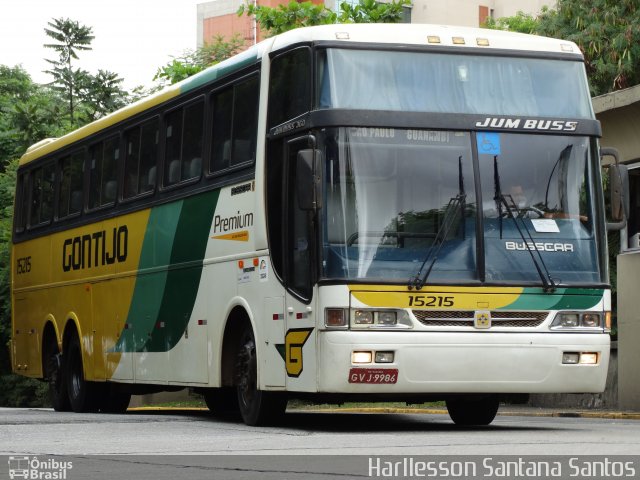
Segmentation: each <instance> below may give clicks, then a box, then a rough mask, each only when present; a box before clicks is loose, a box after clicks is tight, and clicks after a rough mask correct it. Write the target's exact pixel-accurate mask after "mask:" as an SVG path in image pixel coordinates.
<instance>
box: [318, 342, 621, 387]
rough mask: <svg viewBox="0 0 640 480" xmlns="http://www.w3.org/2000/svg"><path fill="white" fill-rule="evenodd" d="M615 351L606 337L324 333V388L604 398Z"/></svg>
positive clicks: (321, 354) (321, 376)
mask: <svg viewBox="0 0 640 480" xmlns="http://www.w3.org/2000/svg"><path fill="white" fill-rule="evenodd" d="M609 344H610V341H609V335H607V334H604V333H603V334H575V333H494V332H468V333H461V332H455V333H454V332H415V331H414V332H379V331H376V332H354V331H322V332H319V335H318V350H319V355H318V359H319V364H318V367H319V368H318V387H319V391H320V392H336V393H338V392H340V393H355V394H358V393H379V394H394V393H395V394H401V393H410V394H414V393H415V394H419V393H425V394H429V393H598V392H602V391H604V388H605V382H606V378H607V370H608V366H609ZM354 352H365V355H364V356H365V357H366V352H371V353H372V359H373V361H372V363H353V359H354ZM376 352H393V362H392V363H375V356H376V355H375V354H376ZM567 353H569V354H575V353H578V354H585V353H591V354H596V355H595V356H593V355H587V356H586V357H589V358H591V359H594V358H595V359H596V363H595V364H568V363H566V361H567V355H565V354H567ZM355 356H358V355H355ZM387 357H388V355H387ZM574 357H575V355H574ZM563 361H564V362H565V363H563ZM396 371H397V373H396ZM394 373H396V375H395V378H394Z"/></svg>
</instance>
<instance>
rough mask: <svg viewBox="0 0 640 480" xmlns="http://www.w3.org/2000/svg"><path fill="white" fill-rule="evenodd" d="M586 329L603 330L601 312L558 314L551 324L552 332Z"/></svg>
mask: <svg viewBox="0 0 640 480" xmlns="http://www.w3.org/2000/svg"><path fill="white" fill-rule="evenodd" d="M585 328H589V329H591V328H597V329H601V328H603V325H602V314H601V313H599V312H558V313H557V314H556V318H554V320H553V323H551V329H552V330H563V329H567V330H571V329H585Z"/></svg>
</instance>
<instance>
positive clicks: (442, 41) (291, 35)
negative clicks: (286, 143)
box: [20, 24, 582, 165]
mask: <svg viewBox="0 0 640 480" xmlns="http://www.w3.org/2000/svg"><path fill="white" fill-rule="evenodd" d="M321 41H332V42H344V43H345V44H349V43H354V44H355V43H373V44H402V45H421V46H427V47H428V46H431V47H450V48H452V49H456V48H461V47H468V48H469V47H470V48H477V49H483V50H487V49H494V50H512V51H514V52H516V51H530V52H539V53H544V52H548V53H554V54H565V55H568V56H574V57H576V58H580V59H581V58H582V53H581V52H580V49H579V48H578V46H577V45H576V44H575V43H573V42H570V41H565V40H558V39H553V38H547V37H539V36H535V35H526V34H521V33H514V32H506V31H501V30H489V29H483V28H470V27H457V26H446V25H428V24H335V25H322V26H316V27H305V28H298V29H295V30H291V31H289V32H285V33H283V34H281V35H278V36H276V37H273V38H269V39H267V40H265V41H263V42H261V43H259V44H257V45H255V46H253V47H251V48H249V49H248V50H246V51H244V52H242V53H240V54H238V55H235V56H234V57H231V58H229V59H227V60H225V61H223V62H220V63H218V64H217V65H214V66H212V67H209V68H207V69H205V70H204V71H202V72H200V73H198V74H196V75H194V76H192V77H190V78H187V79H186V80H183V81H182V82H179V83H176V84H175V85H171V86H168V87H166V88H164V89H163V90H161V91H159V92H157V93H155V94H153V95H150V96H149V97H146V98H144V99H142V100H139V101H137V102H135V103H133V104H131V105H128V106H126V107H124V108H122V109H120V110H117V111H115V112H113V113H111V114H109V115H107V116H105V117H102V118H100V119H99V120H96V121H95V122H92V123H89V124H87V125H85V126H83V127H81V128H79V129H77V130H74V131H73V132H70V133H68V134H66V135H64V136H63V137H60V138H57V139H47V140H45V141H40V142H38V143H36V144H34V145H32V146H31V147H30V148H29V149H28V150H27V152H26V153H25V154H24V155H23V156H22V157H21V158H20V165H24V164H26V163H29V162H31V161H33V160H36V159H38V158H40V157H42V156H44V155H47V154H49V153H52V152H55V151H57V150H59V149H61V148H64V147H66V146H69V145H71V144H73V143H75V142H76V141H79V140H82V139H83V138H86V137H88V136H91V135H93V134H95V133H98V132H100V131H102V130H103V129H105V128H107V127H110V126H112V125H115V124H116V123H119V122H121V121H123V120H126V119H127V118H130V117H132V116H134V115H136V114H137V113H140V112H143V111H145V110H147V109H150V108H152V107H155V106H157V105H160V104H162V103H164V102H166V101H169V100H171V99H173V98H176V97H178V96H179V95H181V94H183V93H186V92H188V91H191V90H193V89H195V88H198V87H200V86H202V85H204V84H206V83H208V82H211V81H213V80H216V79H218V78H222V77H224V76H226V75H228V74H230V73H233V72H235V71H237V70H240V69H242V68H244V67H246V66H249V65H251V64H253V63H256V62H258V61H259V60H260V59H261V58H262V56H263V54H265V53H267V52H270V51H277V50H281V49H285V48H287V47H288V46H291V45H295V44H299V43H309V42H321Z"/></svg>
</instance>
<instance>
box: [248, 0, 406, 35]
mask: <svg viewBox="0 0 640 480" xmlns="http://www.w3.org/2000/svg"><path fill="white" fill-rule="evenodd" d="M410 4H411V2H410V0H397V1H396V0H393V1H391V2H390V3H378V2H376V1H375V0H359V2H358V4H357V5H351V4H349V3H346V2H344V3H342V4H341V5H340V13H339V14H336V13H335V12H334V11H332V10H330V9H328V8H327V7H326V6H325V5H316V4H314V3H311V2H308V1H307V2H300V3H298V2H296V1H295V0H291V1H290V2H289V3H288V4H282V5H278V6H277V7H273V8H272V7H266V6H262V5H254V4H251V3H247V4H245V5H241V6H240V8H239V9H238V16H241V15H244V14H246V15H254V16H255V18H256V22H257V23H258V24H259V25H260V28H261V29H262V30H263V31H265V32H266V35H267V36H272V35H278V34H280V33H283V32H286V31H289V30H293V29H294V28H298V27H309V26H312V25H328V24H333V23H399V22H401V21H402V7H403V6H405V5H410Z"/></svg>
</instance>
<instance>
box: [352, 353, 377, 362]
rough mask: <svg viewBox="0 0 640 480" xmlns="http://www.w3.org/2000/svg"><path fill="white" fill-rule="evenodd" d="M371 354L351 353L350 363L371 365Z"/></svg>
mask: <svg viewBox="0 0 640 480" xmlns="http://www.w3.org/2000/svg"><path fill="white" fill-rule="evenodd" d="M372 358H373V354H372V353H371V352H351V363H371V359H372Z"/></svg>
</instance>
